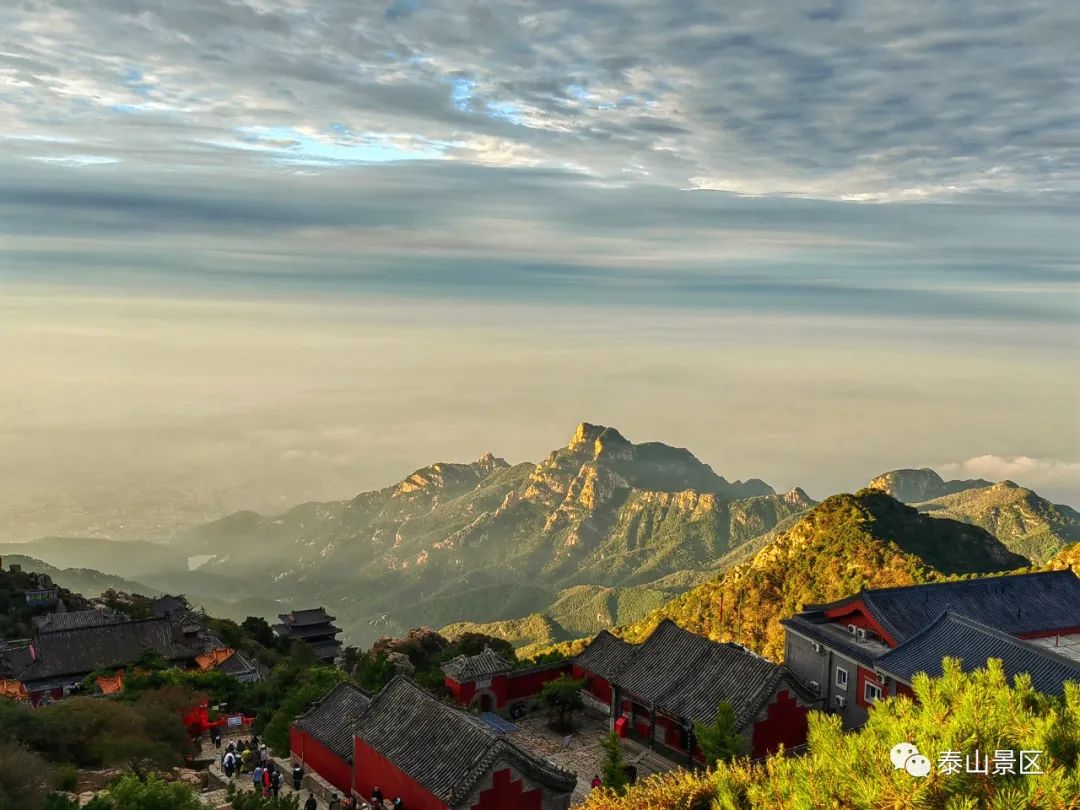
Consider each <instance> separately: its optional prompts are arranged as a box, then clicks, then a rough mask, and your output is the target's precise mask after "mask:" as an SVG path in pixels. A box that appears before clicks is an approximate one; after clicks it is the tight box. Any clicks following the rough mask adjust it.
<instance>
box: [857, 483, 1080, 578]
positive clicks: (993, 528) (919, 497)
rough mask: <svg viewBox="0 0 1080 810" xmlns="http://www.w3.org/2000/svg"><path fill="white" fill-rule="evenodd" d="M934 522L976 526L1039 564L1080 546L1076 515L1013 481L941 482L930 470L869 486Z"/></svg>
mask: <svg viewBox="0 0 1080 810" xmlns="http://www.w3.org/2000/svg"><path fill="white" fill-rule="evenodd" d="M869 487H870V489H875V490H879V491H881V492H885V493H887V494H889V495H892V496H893V497H894V498H897V499H898V500H901V501H903V502H904V503H909V504H912V505H914V506H915V507H916V508H917V509H918V510H919V511H920V512H925V513H926V514H930V515H933V516H935V517H947V518H953V519H955V520H962V521H964V522H965V523H971V524H973V525H975V526H981V527H982V528H984V529H986V530H987V531H988V532H990V533H991V534H993V535H994V536H995V537H997V538H998V539H999V540H1001V541H1002V542H1003V543H1004V544H1005V545H1006V546H1008V547H1009V548H1010V549H1012V550H1013V551H1015V552H1017V553H1018V554H1023V555H1024V556H1026V557H1029V558H1030V559H1031V561H1032V562H1034V563H1040V564H1041V563H1044V562H1046V561H1047V560H1049V559H1050V558H1051V557H1053V556H1054V555H1055V554H1057V553H1058V552H1059V551H1061V550H1062V549H1063V548H1065V547H1066V546H1068V545H1069V544H1071V543H1076V542H1080V512H1078V511H1076V510H1075V509H1073V508H1072V507H1069V506H1065V505H1063V504H1055V503H1051V502H1050V501H1048V500H1046V499H1045V498H1043V497H1040V496H1039V495H1038V494H1037V493H1035V492H1032V491H1031V490H1030V489H1025V488H1024V487H1021V486H1019V485H1018V484H1015V483H1013V482H1012V481H1000V482H998V483H993V482H991V481H983V480H981V479H975V480H967V481H945V480H943V479H942V478H941V476H940V475H938V474H937V473H936V472H934V471H933V470H928V469H921V470H893V471H892V472H888V473H884V474H882V475H880V476H878V477H877V478H875V479H874V480H872V481H871V482H870V484H869Z"/></svg>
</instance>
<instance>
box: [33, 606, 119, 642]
mask: <svg viewBox="0 0 1080 810" xmlns="http://www.w3.org/2000/svg"><path fill="white" fill-rule="evenodd" d="M126 621H128V618H127V617H126V616H118V615H116V614H115V613H113V612H112V611H109V610H99V609H93V608H91V609H89V610H72V611H68V612H67V613H46V614H45V615H44V616H35V617H34V619H33V623H34V631H35V632H36V633H37V634H38V635H40V634H42V633H56V632H59V631H62V630H79V629H81V628H84V627H100V626H101V625H105V624H118V623H120V622H126Z"/></svg>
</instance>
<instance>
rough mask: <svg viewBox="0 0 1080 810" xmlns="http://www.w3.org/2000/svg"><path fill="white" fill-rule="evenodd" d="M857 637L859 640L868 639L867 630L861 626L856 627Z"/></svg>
mask: <svg viewBox="0 0 1080 810" xmlns="http://www.w3.org/2000/svg"><path fill="white" fill-rule="evenodd" d="M855 638H857V639H858V640H859V641H866V631H865V630H863V629H862V628H861V627H856V628H855Z"/></svg>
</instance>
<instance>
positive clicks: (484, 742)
mask: <svg viewBox="0 0 1080 810" xmlns="http://www.w3.org/2000/svg"><path fill="white" fill-rule="evenodd" d="M356 734H357V736H359V737H360V738H361V739H362V740H364V742H366V743H367V744H368V745H370V746H371V747H372V748H374V749H375V750H376V751H378V752H379V753H380V754H382V756H384V757H386V758H387V759H389V760H390V761H391V762H393V763H394V765H395V766H396V767H398V768H399V769H400V770H402V771H403V772H404V773H405V774H407V775H408V776H409V777H410V778H411V779H413V780H414V781H416V782H418V783H419V784H421V785H423V787H424V788H426V789H427V790H428V791H429V792H430V793H432V794H434V795H435V796H436V797H438V798H439V799H441V800H442V801H444V802H446V804H447V805H449V806H450V807H451V808H452V810H457V808H458V807H459V806H461V805H462V802H463V801H464V799H465V797H466V796H467V795H468V793H469V791H470V790H471V789H472V788H473V786H474V785H475V784H476V783H477V782H478V781H479V780H480V779H482V778H483V777H484V775H485V774H486V773H487V772H488V771H489V770H490V769H491V768H492V767H493V766H496V764H497V763H505V764H509V765H513V767H515V768H517V769H518V770H520V771H521V772H522V773H524V774H526V775H527V776H528V777H529V778H530V779H532V780H535V781H536V782H538V783H539V784H541V785H543V786H544V787H545V788H547V789H548V790H550V791H552V792H554V793H558V794H568V793H570V792H571V791H572V790H573V789H574V785H575V784H576V782H577V778H576V777H575V776H574V775H573V774H572V773H569V772H568V771H565V770H563V769H562V768H559V767H557V766H555V765H553V764H551V763H550V762H548V761H546V760H542V759H540V758H538V757H536V756H534V755H532V754H530V753H528V752H526V751H525V750H523V749H522V748H520V747H519V746H518V745H517V744H516V743H514V742H512V741H511V740H509V739H507V737H505V736H504V735H503V734H501V733H499V732H498V731H496V730H495V729H493V728H492V727H491V726H489V725H488V724H486V723H484V722H482V721H481V720H480V719H479V718H477V717H474V716H472V715H471V714H469V713H467V712H464V711H462V710H461V709H457V708H455V707H453V706H449V705H447V704H445V703H442V702H440V701H438V700H436V699H435V698H434V697H432V696H431V695H429V694H428V693H427V692H425V691H424V690H423V689H421V688H420V687H419V686H417V685H416V684H415V683H413V682H412V681H410V680H409V679H408V678H406V677H405V676H403V675H398V676H396V677H395V678H394V679H393V680H392V681H391V682H390V683H389V684H387V686H386V687H385V688H384V689H383V690H382V691H381V692H379V694H377V695H376V696H375V697H373V698H372V699H371V703H370V704H369V705H368V707H367V708H366V709H365V710H364V711H363V712H361V714H360V716H359V718H358V719H357V721H356Z"/></svg>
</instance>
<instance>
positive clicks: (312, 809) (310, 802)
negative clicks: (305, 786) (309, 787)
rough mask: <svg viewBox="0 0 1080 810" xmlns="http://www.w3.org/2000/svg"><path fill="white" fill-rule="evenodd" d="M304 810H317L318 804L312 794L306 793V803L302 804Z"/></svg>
mask: <svg viewBox="0 0 1080 810" xmlns="http://www.w3.org/2000/svg"><path fill="white" fill-rule="evenodd" d="M304 810H319V803H318V802H317V801H315V794H314V793H308V795H307V801H306V802H304Z"/></svg>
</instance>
